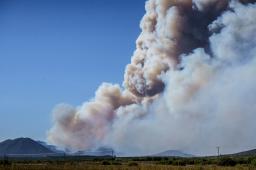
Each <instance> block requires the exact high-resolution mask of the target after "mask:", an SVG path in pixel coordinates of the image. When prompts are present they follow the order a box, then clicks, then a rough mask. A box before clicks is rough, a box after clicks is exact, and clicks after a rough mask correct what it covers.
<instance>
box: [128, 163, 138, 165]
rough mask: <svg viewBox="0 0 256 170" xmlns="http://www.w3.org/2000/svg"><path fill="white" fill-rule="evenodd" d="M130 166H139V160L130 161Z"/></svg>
mask: <svg viewBox="0 0 256 170" xmlns="http://www.w3.org/2000/svg"><path fill="white" fill-rule="evenodd" d="M128 166H138V163H137V162H130V163H129V164H128Z"/></svg>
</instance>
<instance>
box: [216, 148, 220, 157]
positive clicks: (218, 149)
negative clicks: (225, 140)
mask: <svg viewBox="0 0 256 170" xmlns="http://www.w3.org/2000/svg"><path fill="white" fill-rule="evenodd" d="M216 148H217V156H220V146H217V147H216Z"/></svg>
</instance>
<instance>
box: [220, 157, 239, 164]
mask: <svg viewBox="0 0 256 170" xmlns="http://www.w3.org/2000/svg"><path fill="white" fill-rule="evenodd" d="M217 164H218V165H220V166H235V165H236V164H237V162H236V161H235V160H233V159H232V158H221V159H220V160H219V161H218V163H217Z"/></svg>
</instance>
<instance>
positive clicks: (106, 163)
mask: <svg viewBox="0 0 256 170" xmlns="http://www.w3.org/2000/svg"><path fill="white" fill-rule="evenodd" d="M102 165H111V163H109V162H108V161H103V162H102Z"/></svg>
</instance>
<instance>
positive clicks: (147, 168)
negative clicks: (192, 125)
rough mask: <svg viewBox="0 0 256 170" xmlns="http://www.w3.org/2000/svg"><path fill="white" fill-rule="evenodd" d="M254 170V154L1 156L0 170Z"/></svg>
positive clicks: (255, 160)
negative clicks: (225, 155)
mask: <svg viewBox="0 0 256 170" xmlns="http://www.w3.org/2000/svg"><path fill="white" fill-rule="evenodd" d="M173 169H178V170H254V169H255V170H256V158H255V157H235V158H232V157H222V158H216V157H209V158H168V157H166V158H159V157H141V158H87V157H80V158H77V157H65V158H55V159H53V158H51V159H45V160H17V159H16V160H2V161H0V170H173Z"/></svg>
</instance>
